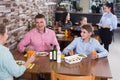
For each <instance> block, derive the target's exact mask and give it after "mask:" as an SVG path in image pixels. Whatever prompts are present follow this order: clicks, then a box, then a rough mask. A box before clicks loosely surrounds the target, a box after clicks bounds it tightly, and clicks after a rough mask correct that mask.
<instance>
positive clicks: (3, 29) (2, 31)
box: [0, 24, 6, 35]
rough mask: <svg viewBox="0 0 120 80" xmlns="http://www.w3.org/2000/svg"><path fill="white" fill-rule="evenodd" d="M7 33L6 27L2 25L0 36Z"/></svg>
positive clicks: (0, 26)
mask: <svg viewBox="0 0 120 80" xmlns="http://www.w3.org/2000/svg"><path fill="white" fill-rule="evenodd" d="M5 32H6V26H5V25H4V24H0V34H1V35H4V34H5Z"/></svg>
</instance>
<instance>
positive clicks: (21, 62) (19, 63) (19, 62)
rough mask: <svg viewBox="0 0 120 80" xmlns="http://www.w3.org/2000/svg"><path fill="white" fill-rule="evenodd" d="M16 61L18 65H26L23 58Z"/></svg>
mask: <svg viewBox="0 0 120 80" xmlns="http://www.w3.org/2000/svg"><path fill="white" fill-rule="evenodd" d="M16 63H17V64H18V65H24V64H25V61H23V60H16Z"/></svg>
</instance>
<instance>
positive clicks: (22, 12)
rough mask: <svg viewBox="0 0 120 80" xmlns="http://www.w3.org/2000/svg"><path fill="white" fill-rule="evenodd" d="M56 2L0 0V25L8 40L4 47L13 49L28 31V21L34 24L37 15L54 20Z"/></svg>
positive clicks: (52, 0) (54, 0)
mask: <svg viewBox="0 0 120 80" xmlns="http://www.w3.org/2000/svg"><path fill="white" fill-rule="evenodd" d="M50 2H54V3H57V0H0V23H4V24H5V25H6V26H7V28H8V33H9V38H8V40H7V43H6V46H7V47H9V48H15V47H16V45H17V43H18V42H19V41H20V40H21V38H23V36H24V34H25V33H26V31H27V29H28V26H27V25H28V21H30V22H31V23H32V22H34V17H35V15H36V14H38V13H43V14H44V15H45V16H46V18H47V20H49V18H52V19H54V12H55V10H56V5H55V4H52V3H50Z"/></svg>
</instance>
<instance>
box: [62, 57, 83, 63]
mask: <svg viewBox="0 0 120 80" xmlns="http://www.w3.org/2000/svg"><path fill="white" fill-rule="evenodd" d="M64 59H65V62H67V63H69V64H73V63H78V62H80V61H81V60H82V57H80V56H78V55H73V56H67V57H64Z"/></svg>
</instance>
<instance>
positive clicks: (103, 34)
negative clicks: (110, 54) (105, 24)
mask: <svg viewBox="0 0 120 80" xmlns="http://www.w3.org/2000/svg"><path fill="white" fill-rule="evenodd" d="M99 35H100V38H101V40H102V44H104V48H105V49H106V50H108V51H109V45H110V44H111V42H112V36H113V31H110V29H108V28H101V29H99Z"/></svg>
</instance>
